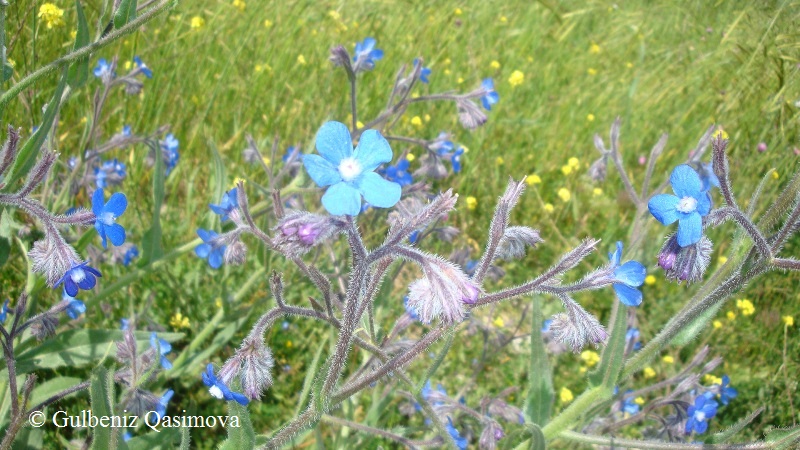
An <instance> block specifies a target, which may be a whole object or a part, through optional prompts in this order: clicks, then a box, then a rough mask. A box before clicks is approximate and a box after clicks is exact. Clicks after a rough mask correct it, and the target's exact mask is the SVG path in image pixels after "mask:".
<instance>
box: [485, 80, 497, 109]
mask: <svg viewBox="0 0 800 450" xmlns="http://www.w3.org/2000/svg"><path fill="white" fill-rule="evenodd" d="M481 88H483V90H484V92H485V93H484V94H483V96H482V97H481V103H483V107H484V108H486V110H487V111H491V110H492V105H494V104H495V103H497V102H498V101H500V94H498V93H497V92H496V91H495V90H494V80H492V79H491V78H485V79H484V80H483V82H482V83H481Z"/></svg>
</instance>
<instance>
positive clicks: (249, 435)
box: [219, 402, 256, 450]
mask: <svg viewBox="0 0 800 450" xmlns="http://www.w3.org/2000/svg"><path fill="white" fill-rule="evenodd" d="M228 416H230V417H231V418H233V417H238V418H239V420H238V424H236V425H238V426H231V425H233V423H230V424H228V426H227V428H228V439H226V440H225V442H223V443H222V444H221V445H220V446H219V449H220V450H239V449H242V448H255V444H256V433H255V432H254V431H253V424H252V422H250V411H249V410H248V409H247V407H246V406H242V405H240V404H238V403H236V402H228Z"/></svg>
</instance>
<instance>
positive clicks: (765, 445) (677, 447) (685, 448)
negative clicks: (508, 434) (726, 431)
mask: <svg viewBox="0 0 800 450" xmlns="http://www.w3.org/2000/svg"><path fill="white" fill-rule="evenodd" d="M560 437H562V438H564V439H567V440H570V441H574V442H581V443H583V444H590V445H591V444H593V445H603V446H607V447H611V448H617V447H625V448H642V449H651V450H694V449H697V450H733V449H747V450H758V449H772V448H777V447H778V446H777V442H755V443H751V444H685V443H680V442H662V441H640V440H636V439H620V438H614V437H604V436H593V435H591V434H583V433H576V432H574V431H564V432H563V433H561V435H560Z"/></svg>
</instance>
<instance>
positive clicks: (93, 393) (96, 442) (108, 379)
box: [89, 366, 119, 450]
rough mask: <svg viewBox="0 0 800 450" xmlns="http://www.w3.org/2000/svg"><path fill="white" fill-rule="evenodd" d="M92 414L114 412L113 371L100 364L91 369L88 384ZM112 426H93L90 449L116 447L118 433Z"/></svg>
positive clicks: (111, 413) (100, 415)
mask: <svg viewBox="0 0 800 450" xmlns="http://www.w3.org/2000/svg"><path fill="white" fill-rule="evenodd" d="M89 397H90V398H91V402H92V403H91V405H92V410H91V411H92V415H94V416H97V417H102V416H111V415H113V413H114V372H112V371H110V370H108V369H106V368H105V367H103V366H100V367H98V368H96V369H95V370H93V371H92V380H91V385H90V386H89ZM113 431H114V428H110V427H95V428H94V429H93V436H92V450H95V449H112V450H113V449H116V448H117V439H119V433H114V432H113Z"/></svg>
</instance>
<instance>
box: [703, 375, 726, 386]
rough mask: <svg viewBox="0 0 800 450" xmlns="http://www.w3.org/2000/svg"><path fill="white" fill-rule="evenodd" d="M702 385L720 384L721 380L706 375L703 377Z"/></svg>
mask: <svg viewBox="0 0 800 450" xmlns="http://www.w3.org/2000/svg"><path fill="white" fill-rule="evenodd" d="M703 383H705V384H720V385H721V384H722V378H720V377H715V376H714V375H712V374H710V373H707V374H705V375H703Z"/></svg>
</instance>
